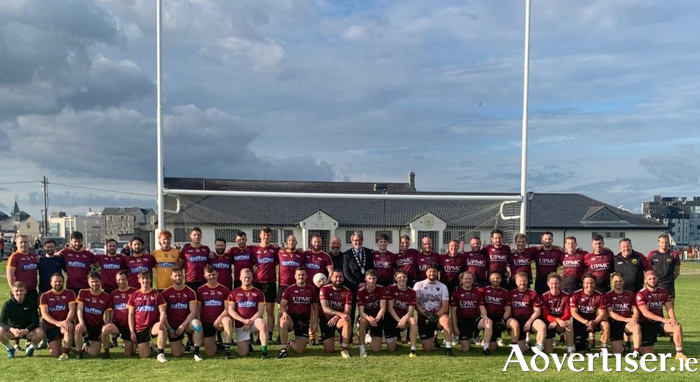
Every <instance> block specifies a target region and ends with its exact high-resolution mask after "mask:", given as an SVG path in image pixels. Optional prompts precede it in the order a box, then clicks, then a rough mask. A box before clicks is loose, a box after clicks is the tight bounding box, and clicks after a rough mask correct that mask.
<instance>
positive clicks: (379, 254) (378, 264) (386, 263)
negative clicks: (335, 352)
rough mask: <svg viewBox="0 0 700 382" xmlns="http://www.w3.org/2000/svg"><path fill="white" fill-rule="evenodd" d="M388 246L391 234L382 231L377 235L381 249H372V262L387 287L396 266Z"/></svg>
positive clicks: (382, 282)
mask: <svg viewBox="0 0 700 382" xmlns="http://www.w3.org/2000/svg"><path fill="white" fill-rule="evenodd" d="M388 246H389V235H387V234H386V233H380V234H379V235H377V247H379V249H378V250H376V251H372V264H373V265H374V270H375V271H376V273H377V284H379V285H382V286H385V287H386V286H389V285H391V283H392V282H393V281H394V268H396V255H395V254H393V253H391V252H389V251H387V247H388ZM365 277H366V273H365ZM360 338H362V337H360Z"/></svg>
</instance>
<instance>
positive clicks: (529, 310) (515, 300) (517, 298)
mask: <svg viewBox="0 0 700 382" xmlns="http://www.w3.org/2000/svg"><path fill="white" fill-rule="evenodd" d="M510 306H511V307H512V308H513V310H512V311H511V312H512V315H513V317H514V318H516V319H521V320H527V319H529V318H530V317H531V316H532V314H533V313H534V312H535V308H541V307H542V305H541V304H540V297H539V296H538V295H537V292H535V291H534V290H532V289H529V288H528V289H526V290H524V291H522V292H521V291H519V290H518V289H513V290H512V291H510Z"/></svg>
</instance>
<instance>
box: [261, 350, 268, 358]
mask: <svg viewBox="0 0 700 382" xmlns="http://www.w3.org/2000/svg"><path fill="white" fill-rule="evenodd" d="M260 359H267V352H266V351H264V352H262V353H260Z"/></svg>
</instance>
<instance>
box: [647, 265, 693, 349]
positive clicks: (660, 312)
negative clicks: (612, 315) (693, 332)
mask: <svg viewBox="0 0 700 382" xmlns="http://www.w3.org/2000/svg"><path fill="white" fill-rule="evenodd" d="M645 281H646V283H647V285H646V287H645V288H644V289H642V290H640V291H639V292H638V293H637V307H638V308H639V312H640V313H641V314H642V321H641V324H642V348H641V350H642V354H647V353H653V352H654V343H656V336H657V334H658V331H659V326H660V325H663V330H664V332H665V333H669V334H671V335H672V336H673V342H674V344H675V345H676V359H680V360H687V359H688V357H687V356H686V355H685V354H683V327H682V326H681V323H680V322H678V320H676V313H675V311H674V309H673V305H671V299H670V298H669V296H668V292H667V291H666V290H665V289H662V288H659V287H658V283H657V278H656V273H655V272H654V271H647V272H646V273H645ZM664 308H666V313H667V314H668V318H665V317H664Z"/></svg>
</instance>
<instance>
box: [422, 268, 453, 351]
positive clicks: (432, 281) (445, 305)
mask: <svg viewBox="0 0 700 382" xmlns="http://www.w3.org/2000/svg"><path fill="white" fill-rule="evenodd" d="M439 267H440V266H439V265H438V264H436V263H432V264H428V266H427V268H426V270H425V273H426V277H427V278H426V279H425V280H422V281H418V282H417V283H416V285H414V286H413V289H414V290H415V291H416V310H417V311H418V334H419V336H420V339H421V344H422V346H423V350H425V351H432V350H433V349H434V348H435V347H436V346H435V342H434V341H433V337H434V336H435V332H436V330H441V329H442V334H443V338H444V339H445V355H446V356H448V357H453V356H454V354H453V353H452V330H451V329H452V328H451V325H450V317H449V311H450V298H449V294H448V292H447V286H445V284H443V283H441V282H439V281H437V278H438V273H439Z"/></svg>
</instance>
